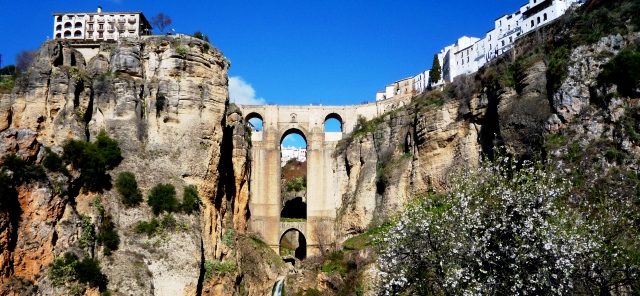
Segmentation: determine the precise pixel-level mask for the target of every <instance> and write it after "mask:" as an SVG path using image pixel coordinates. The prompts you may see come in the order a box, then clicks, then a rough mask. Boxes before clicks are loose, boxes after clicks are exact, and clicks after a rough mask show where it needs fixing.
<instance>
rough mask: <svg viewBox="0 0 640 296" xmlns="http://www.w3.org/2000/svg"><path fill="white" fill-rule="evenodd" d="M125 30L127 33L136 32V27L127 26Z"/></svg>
mask: <svg viewBox="0 0 640 296" xmlns="http://www.w3.org/2000/svg"><path fill="white" fill-rule="evenodd" d="M127 28H128V29H129V31H135V30H136V26H127Z"/></svg>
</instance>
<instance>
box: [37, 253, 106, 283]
mask: <svg viewBox="0 0 640 296" xmlns="http://www.w3.org/2000/svg"><path fill="white" fill-rule="evenodd" d="M47 275H48V276H49V279H50V280H51V283H52V285H53V286H54V287H60V286H63V285H65V284H67V283H71V282H76V281H77V282H79V283H85V284H88V285H89V286H92V287H98V288H100V290H101V291H102V290H104V289H105V288H106V286H107V282H108V281H107V277H106V276H105V275H104V274H103V273H102V269H101V268H100V262H98V260H95V259H91V258H89V257H85V258H84V259H82V260H81V261H79V260H78V256H76V255H75V254H73V253H70V252H67V253H65V254H64V256H63V257H58V258H56V259H55V260H54V262H53V263H52V264H50V265H49V270H48V272H47Z"/></svg>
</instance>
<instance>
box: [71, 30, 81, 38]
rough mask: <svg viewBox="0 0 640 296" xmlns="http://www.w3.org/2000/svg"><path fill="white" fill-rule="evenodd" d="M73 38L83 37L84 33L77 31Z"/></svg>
mask: <svg viewBox="0 0 640 296" xmlns="http://www.w3.org/2000/svg"><path fill="white" fill-rule="evenodd" d="M73 37H76V38H77V37H82V33H81V32H80V31H76V32H75V33H73Z"/></svg>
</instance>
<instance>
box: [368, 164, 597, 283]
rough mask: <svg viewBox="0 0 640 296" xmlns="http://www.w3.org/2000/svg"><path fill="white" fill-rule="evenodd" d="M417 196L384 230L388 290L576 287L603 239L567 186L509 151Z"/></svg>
mask: <svg viewBox="0 0 640 296" xmlns="http://www.w3.org/2000/svg"><path fill="white" fill-rule="evenodd" d="M452 181H453V182H452V184H453V186H452V188H451V190H450V191H449V192H447V193H445V194H433V195H429V196H426V197H422V198H418V199H416V200H415V201H414V202H413V203H411V204H410V205H408V206H407V209H406V211H405V212H404V213H403V214H402V216H400V217H398V218H397V219H396V221H395V222H394V223H393V226H392V227H389V228H387V230H386V231H384V232H383V234H382V236H381V238H380V241H379V243H380V245H381V252H380V256H379V258H378V264H379V267H380V270H381V276H382V278H383V279H385V281H383V282H382V285H381V287H380V288H381V294H383V295H395V294H411V295H414V294H418V295H427V294H430V295H434V294H436V295H437V294H454V295H461V294H464V295H478V294H493V295H523V294H535V295H548V294H556V295H557V294H567V293H571V292H572V291H574V290H575V283H576V276H578V275H582V274H585V272H586V271H585V269H586V262H587V260H588V258H590V257H592V256H594V255H593V254H594V252H595V250H596V249H597V248H599V247H600V246H601V239H599V238H597V237H595V236H594V235H592V234H591V233H594V231H593V230H594V228H596V227H595V226H593V225H590V224H588V223H586V222H585V220H584V219H583V218H582V216H580V215H577V214H573V213H574V212H573V211H570V210H568V209H567V208H566V207H565V206H562V204H563V203H561V202H560V201H561V199H562V198H563V197H564V195H565V194H566V192H567V189H568V186H567V184H566V183H565V182H563V181H559V180H558V179H557V178H556V176H555V175H553V174H548V173H545V172H544V171H543V170H541V169H538V168H536V167H535V166H533V165H532V164H530V163H528V164H525V165H524V167H522V168H520V169H516V165H515V164H514V163H513V162H511V161H509V160H508V159H506V158H501V159H499V160H497V161H496V162H495V163H488V162H486V163H483V164H482V165H481V166H480V167H479V168H478V169H475V170H473V169H469V170H466V171H465V172H463V173H462V174H461V175H460V176H457V177H454V178H453V180H452Z"/></svg>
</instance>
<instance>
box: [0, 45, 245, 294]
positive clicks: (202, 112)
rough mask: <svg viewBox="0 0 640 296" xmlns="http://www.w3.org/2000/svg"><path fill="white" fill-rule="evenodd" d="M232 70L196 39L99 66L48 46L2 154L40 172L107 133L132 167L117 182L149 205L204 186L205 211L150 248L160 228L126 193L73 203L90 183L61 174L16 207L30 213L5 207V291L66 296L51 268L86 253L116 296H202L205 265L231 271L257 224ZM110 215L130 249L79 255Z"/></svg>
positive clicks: (108, 52) (19, 95) (17, 102)
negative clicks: (84, 236) (231, 237)
mask: <svg viewBox="0 0 640 296" xmlns="http://www.w3.org/2000/svg"><path fill="white" fill-rule="evenodd" d="M228 67H229V63H228V61H227V60H226V59H225V58H224V57H223V56H222V53H221V52H220V51H218V50H217V49H215V48H212V47H210V45H208V44H206V43H205V42H204V41H202V40H199V39H195V38H190V37H188V36H186V37H182V38H179V37H175V38H174V37H165V36H158V37H155V36H154V37H145V38H143V39H121V40H120V41H119V42H118V43H117V44H102V45H101V46H100V48H99V50H98V54H97V55H96V56H95V57H94V58H92V59H91V60H89V61H85V59H84V58H83V56H82V54H81V53H80V52H79V51H77V50H75V49H73V48H72V47H71V46H70V45H69V44H68V43H66V42H64V41H58V40H53V41H48V42H46V43H45V44H44V45H43V46H42V48H41V49H40V50H39V52H38V54H37V55H36V59H35V61H34V64H33V66H32V68H31V69H30V70H29V72H28V73H27V74H25V75H23V76H22V77H21V78H20V79H18V80H17V81H16V87H15V88H14V90H13V92H12V93H11V94H10V95H9V94H1V95H2V97H1V99H2V100H1V101H0V131H2V139H3V140H4V142H3V143H2V146H1V148H2V154H3V155H4V154H17V155H18V156H20V157H22V158H23V159H25V160H27V161H29V162H30V163H34V164H39V163H41V161H42V158H43V157H44V155H46V152H44V147H51V148H52V150H53V151H57V152H62V149H61V147H62V145H63V144H64V143H65V142H66V141H68V140H69V139H80V140H87V141H93V140H94V139H95V137H96V136H97V134H98V133H100V132H101V131H106V133H107V135H108V136H110V137H111V138H113V139H115V140H117V141H118V143H119V145H120V148H121V150H122V156H123V161H122V162H121V164H120V165H119V166H118V167H116V168H115V169H114V170H113V171H111V172H110V175H111V178H112V179H113V180H115V179H116V178H117V176H118V174H119V173H121V172H124V171H130V172H132V173H134V175H135V176H136V179H137V182H138V186H139V187H140V188H141V190H142V193H143V195H144V196H146V194H147V192H148V191H149V190H150V189H151V188H152V187H154V186H155V185H157V184H159V183H166V184H172V185H174V186H175V188H176V191H177V193H178V199H181V198H182V188H184V187H185V186H187V185H195V186H196V187H197V189H198V192H199V195H200V198H201V207H202V210H201V213H200V214H197V215H195V216H194V215H186V214H174V215H175V219H176V221H177V222H176V223H177V224H178V225H182V226H181V227H180V228H181V229H182V230H181V231H169V232H167V233H165V234H163V235H161V236H154V237H146V235H144V234H137V233H136V232H135V231H134V229H135V227H136V224H137V223H138V222H139V221H149V220H150V219H151V218H152V217H153V214H152V213H151V211H150V209H149V207H148V206H147V205H146V204H143V205H140V206H139V207H136V208H131V209H127V208H125V207H124V206H123V205H122V203H120V195H119V194H118V193H117V191H116V190H115V189H114V188H113V189H110V190H105V191H103V192H95V193H94V192H88V193H82V192H68V190H69V188H70V187H69V188H68V186H69V184H71V182H73V180H74V179H75V178H77V177H78V175H77V174H76V173H74V172H73V171H72V174H71V177H69V178H67V177H66V176H64V175H63V174H61V173H51V172H49V173H48V174H47V176H48V182H44V181H43V182H38V183H25V184H24V185H23V186H20V187H19V188H18V189H17V195H18V196H17V197H16V198H17V201H16V202H17V204H15V205H13V206H14V207H16V208H19V209H20V212H12V211H10V210H7V209H11V207H10V206H11V205H5V204H3V207H2V209H3V211H2V214H1V215H0V244H1V245H2V246H3V248H2V250H3V253H2V259H1V260H0V268H1V270H2V271H3V272H2V283H9V282H10V281H11V280H10V278H21V279H25V280H27V281H31V282H35V283H36V284H38V285H39V288H40V291H43V292H45V293H59V292H60V291H61V290H60V288H54V287H52V286H50V282H48V280H47V278H46V270H47V266H48V264H49V263H51V262H53V259H54V257H55V256H60V255H61V254H62V253H64V252H68V251H73V252H76V253H77V254H79V255H80V256H82V254H83V251H82V250H83V249H84V250H85V252H86V251H87V250H88V251H89V253H90V254H92V256H93V257H95V258H97V259H99V260H100V261H101V262H102V268H103V272H105V274H106V275H107V277H108V278H109V286H108V287H110V288H112V289H116V288H117V289H118V290H119V291H120V292H122V293H126V294H127V295H150V294H155V295H176V294H185V295H189V294H195V293H197V292H201V289H202V281H203V277H202V274H203V272H204V269H203V266H204V260H221V259H227V258H226V256H227V255H228V254H230V253H231V249H230V248H229V247H228V246H226V245H224V244H223V242H222V236H223V234H224V233H225V232H226V231H227V230H228V231H232V232H233V233H237V234H241V233H243V232H244V231H245V230H246V228H247V219H248V218H249V212H248V197H249V194H248V185H247V184H248V180H247V178H248V176H249V174H248V172H249V158H248V155H249V153H248V149H249V144H248V142H247V140H246V139H245V131H244V125H245V124H244V119H243V117H242V116H241V115H240V114H238V110H237V109H234V108H231V109H229V110H228V111H227V108H228V90H227V68H228ZM221 159H223V161H222V162H221ZM56 182H57V183H56ZM56 186H58V187H56ZM69 200H73V202H72V203H70V202H69ZM96 202H97V203H99V204H100V205H99V206H97V204H96ZM99 207H101V208H102V209H100V210H99V209H98V208H99ZM101 212H103V214H101ZM104 213H107V214H108V215H111V216H112V222H113V223H114V224H115V226H116V229H117V231H118V233H119V235H120V238H121V243H120V247H119V249H118V251H117V252H114V253H113V254H112V255H110V256H105V255H102V253H101V250H102V247H100V246H98V245H93V247H91V248H89V249H87V248H81V247H79V245H78V240H79V234H78V233H81V230H80V229H79V228H80V225H81V223H82V220H83V218H82V217H89V219H90V221H91V223H93V225H98V224H99V223H101V221H102V220H103V219H104ZM159 218H162V217H159ZM240 257H241V255H234V256H231V259H233V260H240ZM177 266H181V268H176V267H177ZM232 283H234V282H233V281H232ZM235 286H236V285H235V284H232V285H231V286H230V287H227V288H226V289H235ZM224 291H225V292H224V294H228V293H232V291H229V290H224ZM227 292H228V293H227Z"/></svg>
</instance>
